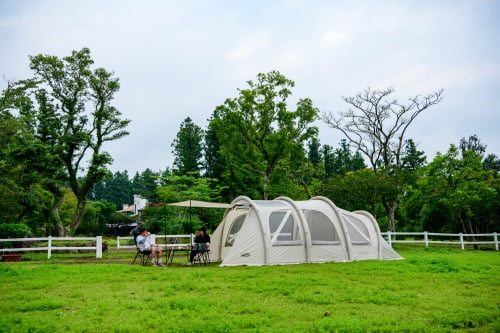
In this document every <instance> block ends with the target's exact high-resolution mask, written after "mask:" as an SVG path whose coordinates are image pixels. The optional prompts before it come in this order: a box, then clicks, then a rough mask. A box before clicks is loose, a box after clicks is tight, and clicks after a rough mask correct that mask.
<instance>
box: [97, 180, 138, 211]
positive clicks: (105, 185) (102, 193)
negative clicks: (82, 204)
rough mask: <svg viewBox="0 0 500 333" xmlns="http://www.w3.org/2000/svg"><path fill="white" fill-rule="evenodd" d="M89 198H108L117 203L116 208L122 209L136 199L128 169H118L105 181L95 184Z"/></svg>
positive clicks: (107, 199)
mask: <svg viewBox="0 0 500 333" xmlns="http://www.w3.org/2000/svg"><path fill="white" fill-rule="evenodd" d="M89 198H90V199H91V200H94V201H100V200H106V201H108V202H111V203H113V204H114V205H115V210H117V209H121V207H122V205H123V204H130V203H132V202H133V201H134V192H133V190H132V181H131V180H130V179H129V177H128V172H127V170H125V171H123V172H121V171H117V172H115V173H114V174H113V175H111V174H110V175H109V176H107V177H106V178H105V179H104V180H103V181H100V182H98V183H97V184H95V186H94V188H93V190H92V192H91V193H89Z"/></svg>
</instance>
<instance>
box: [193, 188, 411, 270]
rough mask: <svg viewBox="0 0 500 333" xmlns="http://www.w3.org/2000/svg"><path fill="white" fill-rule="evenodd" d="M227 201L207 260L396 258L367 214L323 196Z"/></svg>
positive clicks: (285, 261)
mask: <svg viewBox="0 0 500 333" xmlns="http://www.w3.org/2000/svg"><path fill="white" fill-rule="evenodd" d="M225 205H227V204H225ZM229 206H230V207H231V208H229V209H227V211H226V213H225V215H224V218H223V220H222V222H221V223H220V224H219V226H218V227H217V229H216V230H215V231H214V233H213V235H212V236H211V245H210V259H211V261H216V262H221V265H222V266H235V265H273V264H292V263H308V262H315V263H320V262H332V261H336V262H344V261H354V260H367V259H379V260H391V259H402V257H400V256H399V255H398V254H397V253H396V252H395V251H394V250H393V249H392V248H391V247H390V246H389V245H388V244H387V243H386V242H385V240H384V239H383V238H382V237H381V235H380V229H379V227H378V224H377V221H376V220H375V219H374V217H373V216H372V215H371V214H370V213H368V212H365V211H355V212H349V211H346V210H343V209H340V208H338V207H337V206H335V204H334V203H333V202H331V201H330V200H329V199H327V198H325V197H314V198H312V199H310V200H307V201H293V200H291V199H290V198H287V197H279V198H276V199H275V200H251V199H250V198H248V197H245V196H241V197H238V198H236V199H234V200H233V202H232V203H231V205H229ZM192 207H194V206H192ZM197 207H201V206H197ZM212 207H213V206H212Z"/></svg>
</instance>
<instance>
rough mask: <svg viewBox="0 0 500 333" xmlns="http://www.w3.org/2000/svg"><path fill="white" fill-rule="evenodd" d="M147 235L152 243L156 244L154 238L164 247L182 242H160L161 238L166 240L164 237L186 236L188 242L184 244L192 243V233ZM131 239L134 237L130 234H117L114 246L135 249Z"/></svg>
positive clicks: (179, 244)
mask: <svg viewBox="0 0 500 333" xmlns="http://www.w3.org/2000/svg"><path fill="white" fill-rule="evenodd" d="M149 237H150V238H151V243H152V244H156V240H158V245H160V246H163V247H166V248H170V247H178V246H182V245H183V243H181V242H176V243H175V244H169V243H167V242H166V241H165V242H164V243H160V241H161V240H166V239H169V240H172V239H176V240H179V239H182V238H187V239H189V244H186V245H190V244H193V242H194V234H187V235H156V234H151V235H150V236H149ZM133 239H134V237H132V236H124V237H122V236H117V237H116V248H117V249H135V245H134V241H133ZM123 241H125V245H122V244H123V243H124V242H123Z"/></svg>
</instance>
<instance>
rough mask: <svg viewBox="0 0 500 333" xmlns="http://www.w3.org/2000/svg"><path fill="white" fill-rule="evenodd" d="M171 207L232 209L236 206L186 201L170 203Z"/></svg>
mask: <svg viewBox="0 0 500 333" xmlns="http://www.w3.org/2000/svg"><path fill="white" fill-rule="evenodd" d="M168 205H169V206H178V207H201V208H232V207H233V206H234V205H232V204H227V203H219V202H208V201H198V200H186V201H181V202H174V203H169V204H168Z"/></svg>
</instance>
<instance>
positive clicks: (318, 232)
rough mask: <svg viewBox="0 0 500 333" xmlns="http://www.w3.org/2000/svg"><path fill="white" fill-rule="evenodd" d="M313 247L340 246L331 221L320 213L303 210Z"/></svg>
mask: <svg viewBox="0 0 500 333" xmlns="http://www.w3.org/2000/svg"><path fill="white" fill-rule="evenodd" d="M302 212H303V213H304V216H305V217H306V220H307V225H308V227H309V233H310V235H311V241H312V244H313V245H334V244H340V238H339V234H338V233H337V230H336V229H335V226H334V225H333V223H332V221H331V220H330V219H329V218H328V217H327V216H326V215H325V214H323V213H322V212H319V211H317V210H309V209H304V210H303V211H302Z"/></svg>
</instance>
